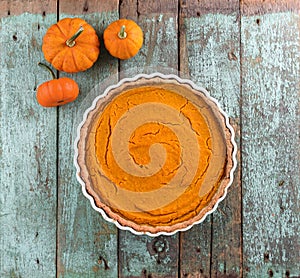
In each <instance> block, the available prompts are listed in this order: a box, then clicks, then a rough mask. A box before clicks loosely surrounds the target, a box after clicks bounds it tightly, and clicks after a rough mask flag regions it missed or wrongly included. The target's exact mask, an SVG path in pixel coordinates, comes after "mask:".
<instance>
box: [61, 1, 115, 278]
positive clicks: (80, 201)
mask: <svg viewBox="0 0 300 278" xmlns="http://www.w3.org/2000/svg"><path fill="white" fill-rule="evenodd" d="M96 2H97V1H77V2H76V5H75V6H73V7H70V6H69V2H68V1H60V9H59V14H60V15H59V17H60V19H61V18H65V17H71V16H72V17H73V16H74V14H75V16H76V14H80V13H81V7H82V6H84V5H88V6H89V7H91V6H95V3H96ZM97 3H98V2H97ZM110 5H111V7H110V10H111V12H107V11H106V10H107V7H106V6H105V7H104V8H105V11H102V9H101V7H100V8H99V10H98V12H93V13H90V12H89V11H90V9H89V10H88V11H87V12H86V13H85V14H84V15H81V16H80V17H81V18H83V19H85V20H86V21H87V22H88V23H89V24H91V25H92V26H93V27H94V28H95V30H96V31H97V34H98V36H99V38H102V34H103V30H104V28H106V26H107V25H108V24H109V23H111V22H112V21H114V20H116V19H117V18H118V3H117V1H110ZM75 7H78V9H79V10H78V11H76V10H74V8H75ZM69 12H71V13H69ZM117 71H118V62H117V60H116V59H114V58H112V57H111V56H109V55H108V52H107V51H106V50H105V48H104V47H103V41H101V48H100V56H99V58H98V61H97V62H96V63H95V64H94V66H93V67H92V68H91V69H89V70H87V71H85V72H80V73H76V74H73V75H67V74H65V73H60V75H61V76H63V75H64V76H65V75H67V76H70V77H72V78H73V79H74V80H76V81H77V82H78V85H79V88H80V95H79V98H78V99H77V100H76V101H75V102H74V103H71V104H69V105H66V106H63V107H60V108H59V118H58V119H59V123H58V126H59V130H58V139H59V140H58V148H59V153H58V161H59V162H58V166H59V167H58V193H59V194H58V196H59V198H58V258H57V268H58V277H72V278H73V277H117V275H118V274H117V272H118V258H117V228H116V227H115V226H114V225H113V224H111V223H108V222H106V221H105V220H104V219H103V218H102V216H101V215H100V213H98V212H96V211H94V210H93V208H92V206H91V204H90V201H89V200H88V199H86V197H85V196H84V195H83V194H82V192H81V185H80V184H79V183H78V181H77V180H76V178H75V172H76V171H75V167H74V166H73V155H74V150H73V142H74V140H75V136H76V133H75V132H74V131H75V129H76V125H77V124H78V123H79V122H80V121H81V119H82V117H83V113H84V109H87V108H88V107H89V106H90V105H91V104H92V99H91V98H90V96H91V95H94V96H96V95H98V94H101V93H102V92H100V91H96V92H94V91H93V88H94V87H95V86H97V85H98V84H99V83H101V82H102V81H103V80H104V79H105V78H107V77H108V76H110V75H111V76H112V77H111V78H112V79H114V82H117ZM114 76H115V77H114ZM89 99H91V101H90V102H88V100H89Z"/></svg>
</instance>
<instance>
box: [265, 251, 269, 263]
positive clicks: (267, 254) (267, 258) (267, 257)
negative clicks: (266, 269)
mask: <svg viewBox="0 0 300 278" xmlns="http://www.w3.org/2000/svg"><path fill="white" fill-rule="evenodd" d="M269 259H270V255H269V253H268V252H266V253H264V261H265V262H268V261H269Z"/></svg>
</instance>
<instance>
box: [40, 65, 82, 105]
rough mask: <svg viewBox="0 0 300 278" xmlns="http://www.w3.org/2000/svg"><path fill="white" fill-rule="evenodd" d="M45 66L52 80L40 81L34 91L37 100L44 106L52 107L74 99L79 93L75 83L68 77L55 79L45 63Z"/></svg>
mask: <svg viewBox="0 0 300 278" xmlns="http://www.w3.org/2000/svg"><path fill="white" fill-rule="evenodd" d="M39 66H42V67H45V68H46V69H47V70H48V71H49V72H50V73H51V75H52V78H53V80H50V81H46V82H44V83H42V84H41V85H40V86H39V87H38V89H37V93H36V98H37V101H38V103H39V104H40V105H42V106H44V107H54V106H59V105H63V104H66V103H69V102H72V101H74V100H75V99H76V98H77V96H78V94H79V87H78V85H77V83H76V82H75V81H74V80H73V79H71V78H68V77H62V78H58V79H56V77H55V75H54V72H53V71H52V70H51V69H50V68H49V67H48V66H46V65H44V64H42V63H39Z"/></svg>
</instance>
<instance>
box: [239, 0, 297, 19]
mask: <svg viewBox="0 0 300 278" xmlns="http://www.w3.org/2000/svg"><path fill="white" fill-rule="evenodd" d="M288 11H290V12H299V11H300V2H299V1H294V0H264V1H262V0H241V13H242V15H246V16H249V15H263V14H267V13H276V12H277V13H278V12H288Z"/></svg>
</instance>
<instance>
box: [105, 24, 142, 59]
mask: <svg viewBox="0 0 300 278" xmlns="http://www.w3.org/2000/svg"><path fill="white" fill-rule="evenodd" d="M103 39H104V45H105V47H106V49H107V50H108V52H109V53H110V54H111V55H112V56H114V57H116V58H119V59H122V60H124V59H129V58H131V57H133V56H135V55H136V54H137V53H138V52H139V50H140V48H141V47H142V45H143V31H142V29H141V28H140V27H139V26H138V25H137V24H136V23H135V22H134V21H132V20H129V19H119V20H117V21H114V22H112V23H111V24H110V25H108V27H107V28H106V29H105V30H104V34H103Z"/></svg>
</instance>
